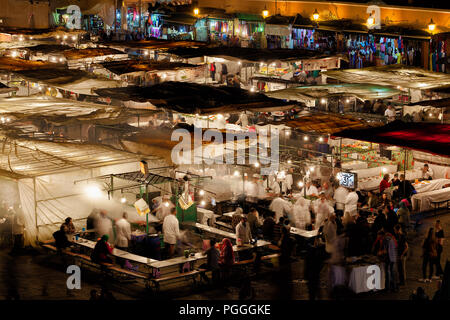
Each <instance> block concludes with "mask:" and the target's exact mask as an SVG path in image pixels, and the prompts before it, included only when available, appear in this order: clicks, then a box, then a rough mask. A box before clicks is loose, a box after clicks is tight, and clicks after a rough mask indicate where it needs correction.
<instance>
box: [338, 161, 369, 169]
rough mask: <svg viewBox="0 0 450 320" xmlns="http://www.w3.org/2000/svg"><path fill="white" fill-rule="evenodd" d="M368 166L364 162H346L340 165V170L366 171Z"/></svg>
mask: <svg viewBox="0 0 450 320" xmlns="http://www.w3.org/2000/svg"><path fill="white" fill-rule="evenodd" d="M367 167H368V164H367V162H364V161H347V162H343V163H342V168H343V169H347V170H357V169H367Z"/></svg>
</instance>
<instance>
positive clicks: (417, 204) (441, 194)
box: [411, 187, 450, 212]
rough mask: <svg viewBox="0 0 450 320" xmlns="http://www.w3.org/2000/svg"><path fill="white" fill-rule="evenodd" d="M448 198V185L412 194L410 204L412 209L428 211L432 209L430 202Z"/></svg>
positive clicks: (449, 191)
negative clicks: (443, 187)
mask: <svg viewBox="0 0 450 320" xmlns="http://www.w3.org/2000/svg"><path fill="white" fill-rule="evenodd" d="M448 199H450V187H449V188H445V189H439V190H434V191H428V192H420V193H417V194H415V195H413V196H412V198H411V202H412V203H411V204H412V207H413V210H414V211H416V210H417V211H420V212H422V211H428V210H431V209H433V208H432V206H431V203H432V202H435V201H445V200H448Z"/></svg>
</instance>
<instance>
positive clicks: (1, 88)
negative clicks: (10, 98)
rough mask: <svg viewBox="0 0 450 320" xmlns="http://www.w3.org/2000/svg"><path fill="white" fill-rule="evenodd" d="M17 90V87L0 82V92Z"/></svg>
mask: <svg viewBox="0 0 450 320" xmlns="http://www.w3.org/2000/svg"><path fill="white" fill-rule="evenodd" d="M17 90H19V88H16V87H14V88H10V87H8V86H7V85H5V84H3V83H1V82H0V93H8V92H13V91H17Z"/></svg>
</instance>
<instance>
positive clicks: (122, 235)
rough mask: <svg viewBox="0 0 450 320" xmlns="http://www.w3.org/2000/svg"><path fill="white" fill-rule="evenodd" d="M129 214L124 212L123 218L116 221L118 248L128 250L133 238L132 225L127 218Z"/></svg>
mask: <svg viewBox="0 0 450 320" xmlns="http://www.w3.org/2000/svg"><path fill="white" fill-rule="evenodd" d="M127 218H128V214H127V213H126V212H124V213H123V214H122V218H121V219H119V220H117V222H116V248H119V249H122V250H127V249H128V245H129V241H130V240H131V226H130V223H129V222H128V220H127Z"/></svg>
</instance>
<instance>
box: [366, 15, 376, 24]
mask: <svg viewBox="0 0 450 320" xmlns="http://www.w3.org/2000/svg"><path fill="white" fill-rule="evenodd" d="M374 23H375V18H374V17H373V16H372V15H370V17H369V18H367V24H368V25H369V26H373V24H374Z"/></svg>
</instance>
